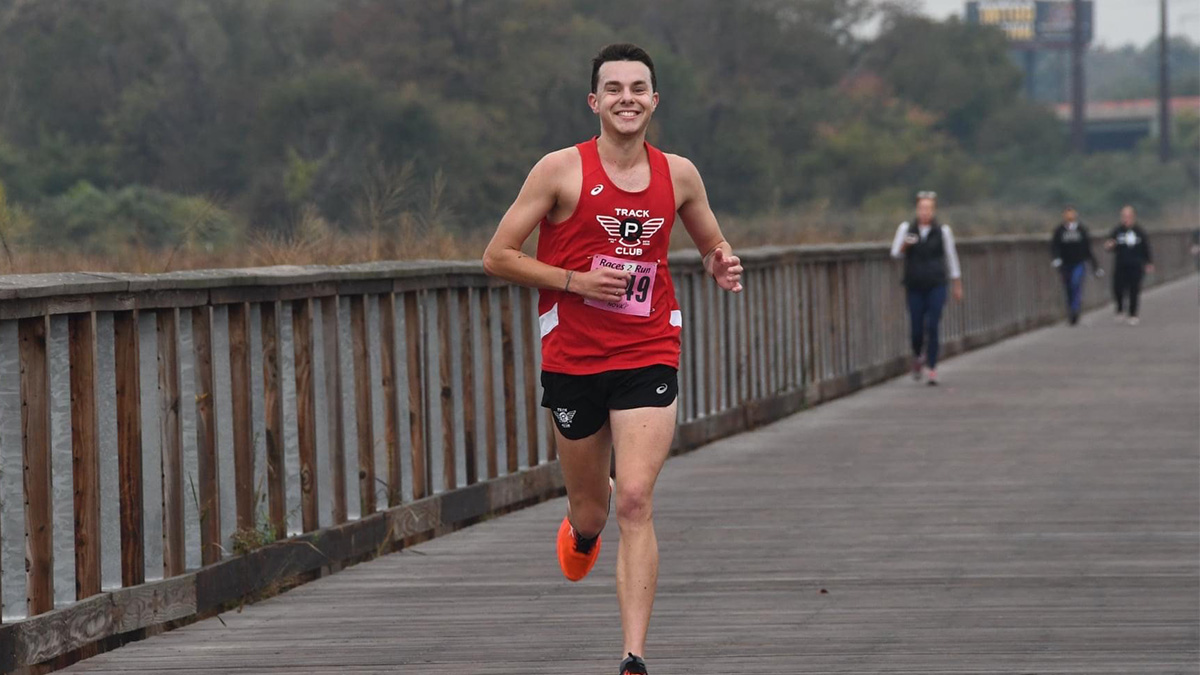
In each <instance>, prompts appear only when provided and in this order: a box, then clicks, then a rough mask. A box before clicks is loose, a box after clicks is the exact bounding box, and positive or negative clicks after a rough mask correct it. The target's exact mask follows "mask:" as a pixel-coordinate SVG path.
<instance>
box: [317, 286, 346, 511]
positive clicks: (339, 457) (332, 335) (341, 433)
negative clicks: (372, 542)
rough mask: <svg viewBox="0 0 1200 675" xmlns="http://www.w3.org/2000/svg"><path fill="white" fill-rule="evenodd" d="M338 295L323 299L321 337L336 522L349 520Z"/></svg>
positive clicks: (333, 507) (330, 469) (331, 481)
mask: <svg viewBox="0 0 1200 675" xmlns="http://www.w3.org/2000/svg"><path fill="white" fill-rule="evenodd" d="M338 323H339V319H338V298H337V297H336V296H335V297H331V298H322V299H321V337H322V342H323V343H324V344H323V347H324V354H323V356H324V362H325V415H326V431H327V433H328V436H327V437H326V438H327V440H328V444H329V472H330V483H331V485H332V486H333V504H332V509H331V511H332V513H333V522H334V523H344V522H346V440H345V439H346V436H345V426H344V425H345V421H344V416H343V413H342V360H341V351H340V345H339V341H340V340H341V337H340V335H341V331H340V330H339V329H338Z"/></svg>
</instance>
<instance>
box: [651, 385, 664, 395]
mask: <svg viewBox="0 0 1200 675" xmlns="http://www.w3.org/2000/svg"><path fill="white" fill-rule="evenodd" d="M654 393H656V394H665V393H667V385H665V384H660V385H658V389H655V390H654Z"/></svg>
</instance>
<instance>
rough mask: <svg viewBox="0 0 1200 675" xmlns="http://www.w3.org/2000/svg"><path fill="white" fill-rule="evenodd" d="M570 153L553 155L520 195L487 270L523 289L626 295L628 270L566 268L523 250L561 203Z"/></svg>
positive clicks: (491, 248) (491, 246)
mask: <svg viewBox="0 0 1200 675" xmlns="http://www.w3.org/2000/svg"><path fill="white" fill-rule="evenodd" d="M568 152H573V150H564V151H559V152H553V153H550V154H549V155H546V156H545V157H543V158H542V159H541V160H540V161H538V163H537V164H535V165H534V167H533V169H532V170H530V172H529V177H528V178H526V179H525V185H523V186H522V187H521V192H520V194H518V195H517V199H516V201H514V202H513V204H512V206H510V207H508V212H507V213H505V214H504V217H503V218H501V219H500V225H499V226H498V227H497V228H496V233H495V234H494V235H492V241H491V242H490V243H488V246H487V250H485V251H484V253H483V269H484V270H485V271H486V272H487V273H488V274H490V275H492V276H495V277H499V278H501V279H504V280H506V281H511V282H513V283H516V284H520V285H522V286H531V287H533V288H544V289H548V290H554V291H569V292H571V293H578V294H579V295H582V296H584V297H588V298H592V299H595V300H611V299H613V297H615V296H617V295H620V294H621V293H623V292H624V291H625V285H626V283H627V281H628V277H629V273H628V272H618V271H616V270H611V269H607V268H598V269H596V270H593V271H591V272H582V271H580V272H577V271H574V270H566V269H563V268H561V267H555V266H553V265H548V264H546V263H544V262H542V261H540V260H538V259H537V258H535V257H533V256H531V255H528V254H526V253H525V252H524V251H522V250H521V247H522V246H524V245H525V240H527V239H529V235H530V234H531V233H532V232H533V228H535V227H537V225H538V223H539V222H541V220H542V218H544V217H545V216H546V214H548V213H550V210H551V209H553V208H554V206H555V204H557V203H558V194H559V189H558V179H559V177H560V176H561V175H562V172H563V171H564V170H565V169H566V168H568V162H569V160H570V157H569V156H568V155H567V153H568Z"/></svg>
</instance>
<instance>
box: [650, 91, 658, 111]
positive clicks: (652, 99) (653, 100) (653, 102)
mask: <svg viewBox="0 0 1200 675" xmlns="http://www.w3.org/2000/svg"><path fill="white" fill-rule="evenodd" d="M650 100H651V102H652V105H651V106H650V110H654V109H655V108H657V107H658V92H657V91H656V92H654V97H653V98H651V99H650Z"/></svg>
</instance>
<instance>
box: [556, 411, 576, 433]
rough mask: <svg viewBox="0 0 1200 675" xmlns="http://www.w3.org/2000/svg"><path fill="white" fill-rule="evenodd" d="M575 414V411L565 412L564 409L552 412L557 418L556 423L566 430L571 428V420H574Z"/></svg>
mask: <svg viewBox="0 0 1200 675" xmlns="http://www.w3.org/2000/svg"><path fill="white" fill-rule="evenodd" d="M575 413H576V411H575V410H567V409H566V408H556V409H555V410H554V416H555V417H557V418H558V423H559V424H561V425H562V426H563V428H566V429H570V428H571V420H573V419H575Z"/></svg>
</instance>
